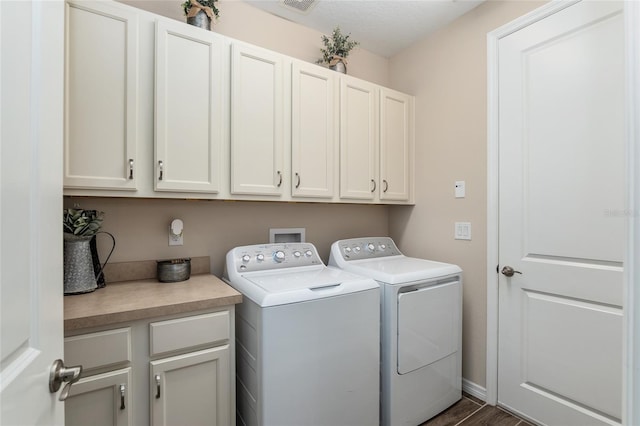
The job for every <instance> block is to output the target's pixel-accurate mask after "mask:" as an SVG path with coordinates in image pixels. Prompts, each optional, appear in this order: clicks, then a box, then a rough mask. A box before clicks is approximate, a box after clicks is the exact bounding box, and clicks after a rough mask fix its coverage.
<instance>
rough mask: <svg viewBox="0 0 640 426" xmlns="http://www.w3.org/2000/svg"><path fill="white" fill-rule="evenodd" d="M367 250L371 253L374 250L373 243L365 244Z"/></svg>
mask: <svg viewBox="0 0 640 426" xmlns="http://www.w3.org/2000/svg"><path fill="white" fill-rule="evenodd" d="M367 250H369V252H371V253H373V252H374V251H375V250H376V246H374V245H373V243H369V244H367Z"/></svg>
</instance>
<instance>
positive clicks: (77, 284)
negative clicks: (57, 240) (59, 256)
mask: <svg viewBox="0 0 640 426" xmlns="http://www.w3.org/2000/svg"><path fill="white" fill-rule="evenodd" d="M99 234H106V235H108V236H109V237H111V241H112V242H113V245H112V246H111V251H110V252H109V255H108V256H107V260H105V261H104V264H102V265H101V264H100V260H99V259H98V254H97V251H96V252H95V253H94V252H93V251H92V250H91V245H92V244H91V242H92V240H93V239H94V238H97V236H98V235H99ZM63 235H64V294H65V295H67V294H81V293H90V292H92V291H94V290H95V289H97V288H98V282H99V281H101V282H104V267H105V266H106V265H107V262H109V258H111V254H113V250H114V249H115V248H116V239H115V238H114V236H113V235H111V234H110V233H108V232H105V231H100V232H96V233H95V235H91V236H82V235H73V234H69V233H66V232H65V233H64V234H63ZM94 241H95V240H94ZM94 260H95V261H94Z"/></svg>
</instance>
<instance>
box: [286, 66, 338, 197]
mask: <svg viewBox="0 0 640 426" xmlns="http://www.w3.org/2000/svg"><path fill="white" fill-rule="evenodd" d="M291 80H292V84H291V101H292V105H291V119H292V122H291V182H292V190H291V195H292V196H294V197H296V196H303V197H322V198H331V197H333V194H334V176H335V170H336V167H335V165H336V164H337V158H335V154H336V143H337V141H338V135H337V133H336V132H337V126H336V123H337V121H338V120H337V117H336V113H337V111H338V108H337V104H336V103H337V96H336V92H337V90H336V89H337V79H336V74H335V72H334V71H331V70H327V69H324V68H320V67H318V66H315V65H310V64H306V63H303V62H297V61H296V62H294V63H293V67H292V75H291Z"/></svg>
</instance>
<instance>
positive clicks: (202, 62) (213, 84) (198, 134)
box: [154, 20, 228, 193]
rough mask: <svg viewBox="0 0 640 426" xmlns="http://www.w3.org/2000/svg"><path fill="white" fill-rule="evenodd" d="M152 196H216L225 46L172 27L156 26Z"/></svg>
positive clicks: (208, 36)
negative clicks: (175, 193) (178, 193)
mask: <svg viewBox="0 0 640 426" xmlns="http://www.w3.org/2000/svg"><path fill="white" fill-rule="evenodd" d="M155 69H156V79H155V157H154V160H155V162H154V166H155V176H154V182H155V186H154V189H155V190H156V191H183V192H208V193H217V192H219V191H220V183H221V179H222V171H223V170H226V169H227V168H226V167H224V164H225V163H226V162H227V160H226V158H224V157H223V155H224V151H223V147H224V139H225V137H226V135H227V132H226V127H225V123H226V120H225V117H226V116H227V114H226V105H227V103H228V101H227V97H226V81H227V79H228V73H227V69H228V45H227V41H226V39H225V38H224V37H221V36H219V35H216V34H215V33H212V32H209V31H202V30H201V29H199V28H196V27H193V26H189V25H184V24H183V23H179V22H177V21H170V20H161V21H158V22H157V24H156V62H155Z"/></svg>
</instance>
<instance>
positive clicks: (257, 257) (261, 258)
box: [256, 253, 264, 262]
mask: <svg viewBox="0 0 640 426" xmlns="http://www.w3.org/2000/svg"><path fill="white" fill-rule="evenodd" d="M256 259H258V262H262V261H263V260H264V254H262V253H260V254H259V255H257V256H256Z"/></svg>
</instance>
